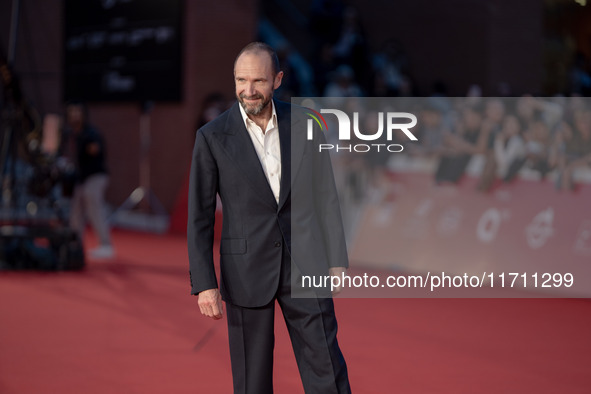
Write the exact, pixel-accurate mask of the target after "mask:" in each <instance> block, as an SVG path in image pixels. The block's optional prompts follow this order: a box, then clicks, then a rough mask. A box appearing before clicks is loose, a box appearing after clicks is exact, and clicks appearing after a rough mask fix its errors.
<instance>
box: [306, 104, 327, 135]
mask: <svg viewBox="0 0 591 394" xmlns="http://www.w3.org/2000/svg"><path fill="white" fill-rule="evenodd" d="M306 109H308V110H310V111H312V112H314V114H316V115H314V114H311V113H309V112H306V115H309V116H311V117H312V119H314V120H315V121H316V123H318V126H320V130H322V131H324V129H325V128H326V130H328V125H327V124H326V120H324V117H323V116H322V115H320V114H319V113H318V112H316V111H314V110H313V109H312V108H306ZM318 118H320V119H322V123H324V127H322V123H320V120H319V119H318Z"/></svg>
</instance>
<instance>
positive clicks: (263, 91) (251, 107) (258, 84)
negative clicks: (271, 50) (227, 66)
mask: <svg viewBox="0 0 591 394" xmlns="http://www.w3.org/2000/svg"><path fill="white" fill-rule="evenodd" d="M282 77H283V72H281V71H280V72H279V73H278V74H277V75H275V76H274V75H273V67H272V65H271V57H270V56H269V54H267V53H266V52H245V53H243V54H242V55H240V57H239V58H238V60H237V61H236V65H235V67H234V82H235V83H236V98H237V99H238V101H239V102H240V105H242V108H244V112H246V113H247V114H248V115H254V116H257V115H259V114H260V113H261V112H262V111H263V109H265V108H266V107H267V106H268V105H269V103H270V102H271V99H272V98H273V91H274V90H275V89H277V88H278V87H279V86H280V85H281V78H282Z"/></svg>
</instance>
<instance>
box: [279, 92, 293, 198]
mask: <svg viewBox="0 0 591 394" xmlns="http://www.w3.org/2000/svg"><path fill="white" fill-rule="evenodd" d="M275 111H277V119H278V121H279V143H280V145H281V189H280V191H279V204H278V209H281V208H282V207H283V205H284V204H285V201H286V200H287V197H288V196H289V193H290V191H291V176H292V144H291V140H292V134H291V126H292V124H291V123H292V120H291V105H290V104H287V103H282V102H277V101H275Z"/></svg>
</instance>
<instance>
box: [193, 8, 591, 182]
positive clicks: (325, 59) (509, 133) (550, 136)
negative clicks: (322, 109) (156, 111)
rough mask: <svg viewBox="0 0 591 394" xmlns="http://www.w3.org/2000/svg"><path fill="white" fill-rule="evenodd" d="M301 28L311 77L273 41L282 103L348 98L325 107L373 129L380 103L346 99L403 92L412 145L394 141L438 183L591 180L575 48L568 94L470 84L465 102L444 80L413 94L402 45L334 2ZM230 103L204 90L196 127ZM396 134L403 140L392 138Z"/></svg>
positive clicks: (368, 157)
mask: <svg viewBox="0 0 591 394" xmlns="http://www.w3.org/2000/svg"><path fill="white" fill-rule="evenodd" d="M308 26H309V29H310V32H311V35H312V36H313V37H314V41H313V44H312V45H313V48H312V49H311V54H310V56H309V57H308V59H307V61H308V64H309V66H310V68H311V70H312V73H311V74H312V78H311V79H310V80H309V81H308V80H304V78H302V77H301V75H302V73H301V72H299V71H300V70H298V62H297V61H294V56H293V53H292V49H291V48H292V47H291V45H289V43H288V44H284V45H281V46H279V47H278V48H277V53H278V57H279V61H280V64H281V69H282V70H283V71H284V73H285V74H284V78H283V83H282V86H281V87H280V89H278V91H277V92H276V93H275V97H277V98H279V99H281V100H284V101H289V100H290V99H291V98H292V97H302V96H311V95H310V94H306V93H313V94H312V95H315V96H317V97H342V98H345V97H349V98H351V99H349V100H347V101H346V102H342V101H341V102H339V101H338V100H337V101H333V102H330V103H329V104H330V105H331V106H332V107H333V108H339V107H341V108H346V109H348V110H350V111H351V112H354V111H357V112H359V113H366V114H367V116H366V118H367V124H366V125H365V127H366V129H367V130H372V131H368V133H371V132H375V130H376V127H377V123H376V122H375V121H376V120H377V119H378V118H377V114H378V113H379V112H380V111H387V110H388V108H380V107H379V104H376V105H375V106H373V107H372V106H371V105H370V107H371V108H367V104H366V103H365V104H364V102H362V100H356V99H354V98H356V97H400V98H401V99H400V100H403V99H402V98H405V99H404V101H396V103H400V105H401V106H403V107H404V106H407V108H406V109H405V110H406V111H408V112H411V113H415V114H417V116H418V124H417V126H416V128H415V129H413V132H414V133H416V135H417V137H418V140H419V141H418V143H412V142H410V143H409V141H408V140H405V141H402V140H400V141H398V142H400V143H401V144H402V145H404V147H405V148H404V152H405V153H406V154H405V155H404V158H405V160H409V158H410V159H411V160H413V159H416V160H419V161H420V160H422V161H428V162H430V163H435V164H434V165H432V166H431V167H430V168H431V170H432V171H434V177H435V182H436V183H437V184H456V183H458V182H460V181H461V180H462V179H463V176H464V175H465V174H466V173H468V174H470V175H472V176H476V177H478V178H479V181H478V186H477V187H478V189H479V190H481V191H487V190H490V189H491V188H492V187H494V186H495V185H497V184H499V182H501V183H509V182H511V181H512V180H513V179H515V177H516V176H517V175H518V174H519V175H520V176H522V177H528V178H529V179H539V180H543V179H546V178H547V177H549V176H550V177H551V179H552V181H553V182H554V183H555V185H556V188H557V189H559V190H570V189H573V188H574V187H575V186H576V180H577V179H581V180H583V181H586V182H591V179H588V178H591V177H590V176H588V173H589V172H590V171H591V105H590V104H591V100H586V99H585V98H584V96H588V95H589V94H591V73H590V69H589V62H588V59H587V58H586V57H585V56H584V55H583V54H582V53H577V54H576V55H575V58H574V59H573V62H572V65H571V70H570V73H569V79H570V81H569V91H568V92H564V95H562V96H556V97H553V98H540V97H533V96H529V95H525V96H522V97H506V96H510V95H512V93H511V86H508V85H507V84H501V85H500V86H499V87H498V89H497V90H498V92H497V95H498V96H499V97H498V98H484V97H482V89H481V87H480V86H478V85H473V86H471V87H470V88H469V89H468V90H467V92H466V97H465V98H450V97H447V93H448V89H447V86H446V84H445V83H444V82H443V81H432V84H431V89H430V91H428V92H427V91H419V89H418V87H417V83H416V81H415V79H414V78H413V76H412V70H410V61H409V58H408V54H407V53H406V51H405V49H404V47H403V45H402V44H401V43H400V42H398V41H397V40H395V39H389V40H387V41H385V42H384V43H382V44H381V46H378V45H375V43H370V42H369V41H368V37H367V36H366V34H365V31H364V26H363V23H362V20H361V18H360V15H359V11H358V10H357V9H356V8H355V7H352V6H350V5H346V4H345V3H344V2H343V1H342V0H314V1H312V2H311V5H310V10H309V15H308ZM261 40H263V41H264V40H265V37H261ZM370 44H371V45H370ZM372 48H379V49H377V50H375V49H373V50H372ZM310 85H311V86H310ZM421 96H423V97H427V96H428V98H420V97H421ZM412 97H414V98H416V99H415V100H414V101H413V100H411V99H410V98H412ZM228 99H229V100H228ZM231 102H233V98H225V97H224V96H223V95H221V94H219V93H212V94H210V95H208V96H207V97H206V98H205V100H204V102H203V106H202V108H201V111H200V113H199V116H198V120H197V124H196V126H197V128H198V127H200V126H202V125H203V124H205V123H206V122H207V121H209V120H212V119H214V118H215V117H216V116H217V115H219V114H220V113H221V112H223V111H224V110H225V109H227V108H228V107H229V105H230V103H231ZM325 104H326V103H325ZM397 105H398V104H397ZM400 109H401V108H397V109H396V110H400ZM390 110H391V109H390ZM361 122H362V123H363V122H366V121H365V120H362V121H361ZM329 129H330V127H329ZM332 137H333V138H335V137H334V136H332ZM329 138H331V136H329ZM395 138H403V139H404V138H405V137H404V135H402V134H397V135H396V136H395ZM333 142H334V140H333ZM358 142H364V141H358ZM351 143H352V144H354V143H355V141H351ZM356 156H359V157H363V159H355V160H354V161H355V164H353V166H359V165H363V166H366V168H367V169H368V170H369V173H370V178H372V179H377V178H379V175H376V174H379V173H380V172H381V171H383V170H384V169H386V168H387V167H388V165H389V163H388V161H389V160H390V161H391V159H392V154H390V153H388V152H384V151H381V152H368V153H367V154H363V155H356ZM394 156H396V155H394ZM358 161H361V162H362V163H363V164H359V163H358ZM390 164H391V163H390Z"/></svg>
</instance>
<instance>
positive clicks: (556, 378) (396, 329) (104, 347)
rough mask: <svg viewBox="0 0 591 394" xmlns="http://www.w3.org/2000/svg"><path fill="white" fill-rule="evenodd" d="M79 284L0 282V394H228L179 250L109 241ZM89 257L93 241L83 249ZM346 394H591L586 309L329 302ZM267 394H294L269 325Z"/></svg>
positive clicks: (221, 342)
mask: <svg viewBox="0 0 591 394" xmlns="http://www.w3.org/2000/svg"><path fill="white" fill-rule="evenodd" d="M114 236H115V246H116V248H117V252H118V257H117V259H116V260H114V261H111V262H108V263H104V262H102V263H101V262H94V261H90V262H89V264H88V268H87V269H86V270H85V271H84V272H80V273H39V272H1V273H0V393H2V394H17V393H18V394H24V393H35V394H37V393H60V394H68V393H85V394H90V393H101V394H103V393H199V394H200V393H213V394H216V393H230V392H231V374H230V362H229V354H228V345H227V338H226V326H225V324H226V323H225V320H223V321H217V322H214V321H210V320H208V319H206V318H202V317H201V315H200V314H199V310H198V307H197V300H196V298H195V297H191V296H189V295H188V292H189V279H188V273H187V271H188V269H187V258H186V249H185V239H184V238H177V237H172V236H167V237H160V236H153V235H144V234H136V233H130V232H116V233H115V234H114ZM89 243H90V244H92V240H90V242H89ZM336 305H337V314H338V316H339V323H340V337H339V338H340V342H341V347H342V349H343V352H344V353H345V356H346V357H347V361H348V363H349V372H350V378H351V384H352V386H353V390H354V392H355V393H395V392H399V393H591V302H590V301H587V300H548V299H546V300H544V299H537V300H522V299H514V300H510V299H509V300H495V299H493V300H484V299H475V300H460V299H440V300H427V299H337V301H336ZM277 321H278V325H277V346H276V363H275V387H276V392H277V393H279V394H291V393H302V392H303V390H302V388H301V384H300V383H299V377H298V373H297V369H296V366H295V361H294V358H293V355H292V352H291V349H290V344H289V340H288V337H287V333H286V330H285V328H284V326H283V323H282V322H281V320H280V319H279V318H278V319H277Z"/></svg>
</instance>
